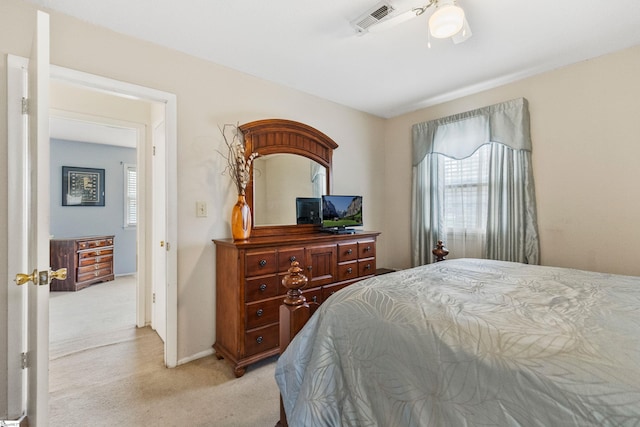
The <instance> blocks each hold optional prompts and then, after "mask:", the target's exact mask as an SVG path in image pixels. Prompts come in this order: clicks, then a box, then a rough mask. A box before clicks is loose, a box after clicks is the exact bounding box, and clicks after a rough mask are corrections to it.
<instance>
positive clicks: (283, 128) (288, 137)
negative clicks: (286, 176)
mask: <svg viewBox="0 0 640 427" xmlns="http://www.w3.org/2000/svg"><path fill="white" fill-rule="evenodd" d="M239 129H240V131H241V132H242V133H243V135H244V141H245V152H246V153H247V155H250V154H251V153H259V154H260V155H262V156H264V155H268V154H275V153H289V154H298V155H300V156H304V157H307V158H309V159H311V160H314V161H316V162H318V163H319V164H320V165H322V166H324V167H325V168H326V169H327V192H328V193H329V194H330V193H331V189H332V187H331V182H332V174H333V173H332V159H333V150H335V149H336V148H338V144H337V143H336V142H335V141H334V140H333V139H331V138H329V137H328V136H327V135H325V134H324V133H322V132H320V131H319V130H317V129H315V128H313V127H311V126H309V125H306V124H304V123H300V122H295V121H292V120H285V119H265V120H258V121H255V122H250V123H245V124H243V125H241V126H239ZM251 172H252V174H253V168H252V171H251ZM245 195H246V200H247V203H248V204H249V207H250V208H251V215H254V212H255V210H254V207H253V176H251V179H250V180H249V183H248V184H247V188H246V190H245ZM253 219H254V221H253V223H254V224H255V217H254V218H253ZM319 228H320V227H319V226H317V225H315V226H314V225H276V226H257V227H255V226H254V227H253V230H252V231H251V235H252V237H253V236H278V235H282V234H309V233H311V232H314V231H318V230H319Z"/></svg>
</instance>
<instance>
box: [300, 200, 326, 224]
mask: <svg viewBox="0 0 640 427" xmlns="http://www.w3.org/2000/svg"><path fill="white" fill-rule="evenodd" d="M320 204H321V200H320V197H296V224H317V225H320V223H321V218H320Z"/></svg>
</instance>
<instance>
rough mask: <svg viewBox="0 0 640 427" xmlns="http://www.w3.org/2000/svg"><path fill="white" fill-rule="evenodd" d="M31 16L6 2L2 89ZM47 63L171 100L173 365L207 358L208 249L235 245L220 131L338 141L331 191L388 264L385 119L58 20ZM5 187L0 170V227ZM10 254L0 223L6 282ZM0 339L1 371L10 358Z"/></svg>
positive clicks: (1, 300)
mask: <svg viewBox="0 0 640 427" xmlns="http://www.w3.org/2000/svg"><path fill="white" fill-rule="evenodd" d="M34 10H35V9H34V8H33V7H32V6H31V5H30V4H27V3H24V2H22V1H18V0H2V13H0V53H2V54H3V57H2V62H1V63H0V81H6V56H5V54H7V53H11V54H14V55H20V56H28V53H29V50H30V45H31V33H32V31H33V26H32V21H33V14H34ZM51 62H52V63H53V64H54V65H59V66H63V67H67V68H71V69H75V70H80V71H84V72H88V73H92V74H97V75H101V76H105V77H108V78H111V79H116V80H121V81H126V82H130V83H134V84H137V85H141V86H147V87H151V88H155V89H158V90H162V91H166V92H171V93H174V94H176V96H177V100H178V159H177V163H178V238H179V241H178V242H177V250H178V358H179V359H184V358H188V357H190V356H192V355H194V354H198V353H201V352H203V351H207V350H210V349H211V345H212V344H213V342H214V340H215V325H214V322H215V265H214V262H213V260H214V259H215V251H214V245H213V243H212V242H211V239H214V238H224V237H230V236H231V231H230V226H229V218H230V214H231V208H232V206H233V204H234V203H235V201H236V194H235V190H234V188H233V185H232V184H231V182H230V180H229V179H227V178H226V177H223V176H221V174H220V172H221V171H222V170H223V168H224V163H223V159H222V158H221V156H220V155H219V154H218V153H217V151H216V150H221V151H224V150H223V149H224V143H223V141H222V138H221V136H220V134H219V131H218V125H221V124H224V123H237V122H239V123H246V122H250V121H253V120H259V119H267V118H284V119H289V120H295V121H300V122H303V123H306V124H308V125H310V126H313V127H315V128H317V129H318V130H320V131H321V132H323V133H325V134H326V135H328V136H329V137H330V138H332V139H333V140H334V141H336V142H337V143H338V144H339V148H338V149H337V150H336V151H335V153H334V158H333V162H334V173H333V182H334V185H333V191H335V192H336V193H344V194H350V193H357V194H362V195H363V196H364V197H365V198H366V200H367V205H366V207H365V209H366V210H365V212H364V215H365V218H366V219H367V224H366V228H367V229H370V230H378V231H383V235H382V236H381V238H380V247H381V249H380V251H379V254H380V261H379V263H380V265H381V266H382V265H384V264H385V260H384V253H385V250H384V245H385V238H386V233H384V230H382V225H383V218H382V215H378V214H377V213H379V212H382V211H383V207H384V201H383V199H382V196H383V186H384V162H383V157H382V155H383V129H384V120H383V119H380V118H376V117H373V116H371V115H368V114H365V113H362V112H358V111H355V110H352V109H349V108H346V107H343V106H340V105H337V104H335V103H332V102H329V101H325V100H322V99H320V98H317V97H314V96H310V95H307V94H304V93H301V92H299V91H295V90H292V89H288V88H284V87H282V86H279V85H276V84H272V83H269V82H266V81H264V80H261V79H258V78H255V77H252V76H249V75H246V74H242V73H239V72H236V71H233V70H230V69H228V68H225V67H222V66H218V65H215V64H211V63H208V62H205V61H202V60H199V59H196V58H193V57H190V56H187V55H184V54H181V53H178V52H175V51H172V50H169V49H166V48H161V47H159V46H155V45H152V44H150V43H147V42H143V41H139V40H135V39H132V38H130V37H125V36H122V35H119V34H117V33H114V32H111V31H108V30H105V29H102V28H99V27H96V26H92V25H89V24H87V23H84V22H81V21H79V20H76V19H73V18H70V17H67V16H64V15H60V14H57V13H52V14H51ZM0 95H2V96H1V99H6V85H4V84H0ZM6 126H7V123H6V103H4V102H3V103H0V158H6V144H7V143H6ZM6 186H7V176H6V172H5V171H4V168H2V170H1V171H0V217H3V218H4V217H6V212H7V205H6V200H7V189H6ZM196 201H205V202H206V203H207V205H208V213H209V215H208V217H207V218H196V209H195V204H196ZM7 246H8V245H7V242H6V224H5V222H2V223H1V224H0V274H2V275H3V277H7V270H6V268H7V267H6V254H7ZM174 247H175V246H174ZM3 307H4V308H3ZM2 316H6V294H3V293H2V292H1V291H0V319H1V318H2ZM1 338H2V336H1V335H0V362H2V358H3V357H4V356H3V354H6V351H4V350H3V348H2V347H1V346H2V345H3V342H4V341H3V340H2V339H1ZM0 365H2V364H1V363H0ZM0 369H1V368H0ZM1 380H2V372H1V371H0V382H1ZM0 398H1V396H0Z"/></svg>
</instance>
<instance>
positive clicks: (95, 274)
mask: <svg viewBox="0 0 640 427" xmlns="http://www.w3.org/2000/svg"><path fill="white" fill-rule="evenodd" d="M111 274H113V270H112V269H111V266H109V267H107V268H103V269H100V270H95V271H91V272H89V273H80V271H78V282H84V281H86V280H94V279H97V278H100V277H103V276H110V275H111Z"/></svg>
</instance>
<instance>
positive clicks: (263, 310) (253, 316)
mask: <svg viewBox="0 0 640 427" xmlns="http://www.w3.org/2000/svg"><path fill="white" fill-rule="evenodd" d="M281 304H282V298H280V297H278V298H273V299H270V300H265V301H259V302H254V303H251V304H245V322H246V328H247V329H253V328H257V327H259V326H265V325H268V324H269V323H274V322H278V320H279V319H280V312H279V310H280V309H279V307H280V305H281Z"/></svg>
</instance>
